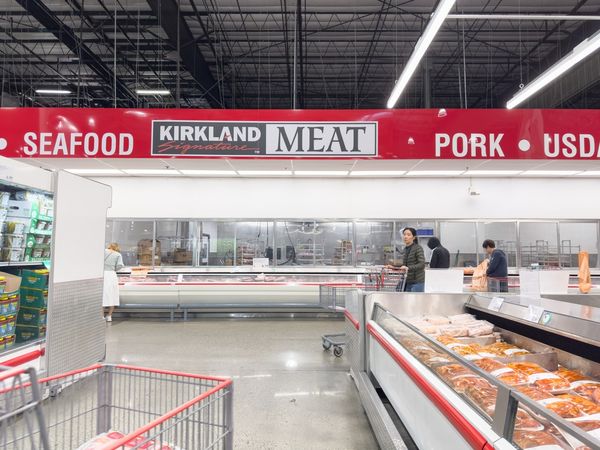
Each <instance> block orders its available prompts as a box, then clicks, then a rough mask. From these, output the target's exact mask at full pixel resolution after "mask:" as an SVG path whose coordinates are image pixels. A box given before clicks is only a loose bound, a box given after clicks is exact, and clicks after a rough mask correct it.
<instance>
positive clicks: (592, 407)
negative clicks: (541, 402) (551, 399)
mask: <svg viewBox="0 0 600 450" xmlns="http://www.w3.org/2000/svg"><path fill="white" fill-rule="evenodd" d="M557 398H562V399H565V400H569V401H570V402H573V403H575V404H576V405H577V406H579V408H580V409H581V410H582V411H583V412H584V413H586V414H600V405H597V404H596V403H594V402H592V401H590V400H588V399H587V398H584V397H581V396H580V395H575V394H561V395H559V396H558V397H557Z"/></svg>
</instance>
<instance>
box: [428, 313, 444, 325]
mask: <svg viewBox="0 0 600 450" xmlns="http://www.w3.org/2000/svg"><path fill="white" fill-rule="evenodd" d="M424 319H425V321H426V322H429V323H431V324H433V325H448V324H449V323H450V320H449V319H448V318H447V317H444V316H436V315H430V316H425V317H424Z"/></svg>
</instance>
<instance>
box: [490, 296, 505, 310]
mask: <svg viewBox="0 0 600 450" xmlns="http://www.w3.org/2000/svg"><path fill="white" fill-rule="evenodd" d="M502 303H504V299H503V298H502V297H493V298H492V301H491V302H490V306H488V309H491V310H492V311H500V308H501V307H502Z"/></svg>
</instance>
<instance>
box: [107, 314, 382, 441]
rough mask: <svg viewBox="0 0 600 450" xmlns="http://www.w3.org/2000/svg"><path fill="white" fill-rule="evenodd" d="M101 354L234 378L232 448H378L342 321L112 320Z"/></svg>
mask: <svg viewBox="0 0 600 450" xmlns="http://www.w3.org/2000/svg"><path fill="white" fill-rule="evenodd" d="M107 326H108V333H107V361H108V362H123V363H127V364H134V365H141V366H150V367H157V368H164V369H172V370H181V371H188V372H194V373H201V374H206V375H225V376H231V377H233V378H234V402H235V412H234V427H235V448H236V449H251V450H253V449H257V450H258V449H261V450H264V449H303V450H304V449H327V450H334V449H339V450H342V449H343V450H350V449H360V450H369V449H376V448H377V443H376V441H375V438H374V436H373V434H372V431H371V428H370V426H369V423H368V420H367V417H366V415H365V414H364V411H363V409H362V406H361V404H360V399H359V397H358V392H357V391H356V388H355V386H354V383H353V381H352V380H351V379H350V377H349V375H348V362H347V360H346V359H345V357H342V358H335V357H334V356H333V355H331V353H330V352H324V351H323V350H322V347H321V335H322V334H324V333H331V332H338V333H339V332H343V322H342V321H328V320H251V319H246V320H212V319H207V320H197V321H190V322H186V323H183V322H174V323H170V322H166V321H150V320H148V321H141V320H126V321H115V322H113V323H112V324H108V325H107Z"/></svg>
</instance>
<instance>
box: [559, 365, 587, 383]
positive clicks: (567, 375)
mask: <svg viewBox="0 0 600 450" xmlns="http://www.w3.org/2000/svg"><path fill="white" fill-rule="evenodd" d="M554 374H555V375H558V376H559V377H561V378H564V379H565V380H567V381H568V382H569V383H573V382H575V381H581V380H591V378H590V377H587V376H585V375H584V374H582V373H581V372H577V371H576V370H570V369H567V368H566V367H562V366H561V367H559V368H558V370H556V371H554Z"/></svg>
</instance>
